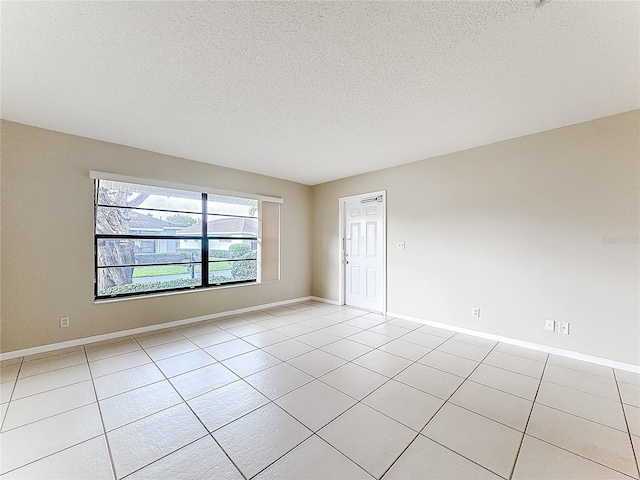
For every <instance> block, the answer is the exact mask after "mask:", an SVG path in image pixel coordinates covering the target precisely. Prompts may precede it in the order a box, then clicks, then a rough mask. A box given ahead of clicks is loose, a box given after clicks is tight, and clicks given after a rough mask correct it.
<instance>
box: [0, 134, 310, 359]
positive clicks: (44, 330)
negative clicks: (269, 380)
mask: <svg viewBox="0 0 640 480" xmlns="http://www.w3.org/2000/svg"><path fill="white" fill-rule="evenodd" d="M1 153H2V165H1V166H2V178H1V192H2V203H1V208H2V216H1V220H2V223H1V240H0V242H1V245H2V252H1V262H0V265H1V282H2V283H1V284H2V291H1V306H2V310H1V311H0V316H1V317H0V329H1V330H0V334H1V341H0V351H2V352H9V351H13V350H18V349H23V348H28V347H33V346H38V345H45V344H50V343H56V342H62V341H65V340H71V339H76V338H83V337H88V336H92V335H99V334H103V333H110V332H115V331H119V330H124V329H130V328H136V327H142V326H147V325H152V324H159V323H163V322H167V321H172V320H180V319H184V318H191V317H195V316H200V315H206V314H210V313H216V312H221V311H226V310H231V309H237V308H244V307H249V306H254V305H260V304H265V303H270V302H277V301H280V300H287V299H291V298H297V297H301V296H306V295H309V294H310V283H311V267H310V262H311V237H310V230H311V226H310V219H309V211H310V209H311V188H310V187H308V186H305V185H300V184H297V183H293V182H288V181H284V180H278V179H275V178H270V177H266V176H261V175H256V174H252V173H247V172H242V171H239V170H233V169H228V168H222V167H216V166H212V165H207V164H203V163H198V162H192V161H188V160H184V159H181V158H175V157H170V156H166V155H160V154H157V153H152V152H148V151H143V150H138V149H134V148H129V147H125V146H121V145H115V144H110V143H105V142H99V141H96V140H91V139H87V138H81V137H76V136H72V135H65V134H62V133H57V132H52V131H48V130H43V129H38V128H33V127H28V126H24V125H20V124H16V123H12V122H2V151H1ZM90 169H91V170H98V171H105V172H112V173H118V174H122V175H131V176H137V177H144V178H155V179H160V180H169V181H173V182H178V183H186V184H192V185H202V186H208V187H212V188H220V189H225V190H232V191H238V192H249V193H255V194H262V195H270V196H277V197H283V198H284V205H283V206H282V217H281V227H282V251H283V252H284V254H283V255H282V264H281V273H282V275H281V278H282V280H281V281H280V282H279V283H269V284H261V285H251V286H246V287H236V288H225V289H219V290H209V291H200V292H193V293H188V294H182V295H170V296H163V297H155V298H139V299H135V300H127V301H121V302H113V303H105V304H99V305H94V304H93V237H92V235H93V182H92V180H90V179H89V170H90ZM291 285H295V287H296V290H295V292H292V291H291ZM61 316H69V317H70V318H71V326H70V327H69V328H65V329H61V328H59V326H58V321H59V317H61Z"/></svg>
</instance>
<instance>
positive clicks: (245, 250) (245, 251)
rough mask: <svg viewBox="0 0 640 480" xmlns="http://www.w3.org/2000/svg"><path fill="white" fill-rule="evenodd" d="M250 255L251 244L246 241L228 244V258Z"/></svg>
mask: <svg viewBox="0 0 640 480" xmlns="http://www.w3.org/2000/svg"><path fill="white" fill-rule="evenodd" d="M249 255H252V252H251V245H247V244H246V243H233V244H231V245H229V258H248V256H249Z"/></svg>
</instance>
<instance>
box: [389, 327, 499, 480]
mask: <svg viewBox="0 0 640 480" xmlns="http://www.w3.org/2000/svg"><path fill="white" fill-rule="evenodd" d="M454 336H455V335H452V336H451V337H449V338H448V339H446V340H445V341H444V342H442V343H441V344H440V345H442V344H444V343H445V342H446V341H448V340H450V339H451V338H453V337H454ZM440 345H438V347H439V346H440ZM497 345H498V342H496V344H495V345H494V346H493V347H491V349H490V350H489V351H488V352H487V353H486V355H485V356H484V357H483V359H482V360H481V361H480V362H478V365H476V366H475V368H474V369H473V370H471V372H470V373H469V375H467V376H466V378H464V380H463V381H462V382H461V383H460V385H458V386H457V387H456V389H455V390H454V391H453V392H451V395H449V396H448V397H447V399H446V400H445V401H444V402H443V403H442V405H440V407H439V408H438V409H437V410H436V411H435V413H434V414H433V415H432V416H431V418H430V419H429V421H428V422H427V423H426V425H425V426H424V427H422V428H421V429H420V431H419V432H418V434H417V435H416V436H415V437H414V439H413V440H412V441H411V442H410V443H409V445H407V446H406V447H405V448H404V450H402V452H401V453H400V455H398V456H397V457H396V459H395V460H394V461H393V462H392V463H391V465H389V467H388V468H387V469H386V470H385V471H384V473H383V474H382V475H381V476H380V479H382V478H384V476H385V475H386V474H387V473H388V472H389V471H390V470H391V469H392V468H393V466H394V465H395V464H396V463H397V462H398V460H399V459H400V457H402V455H403V454H404V452H406V451H407V450H408V449H409V447H410V446H411V445H412V444H413V442H415V441H416V439H417V438H418V437H419V436H420V435H422V436H424V437H425V438H428V439H429V440H432V439H431V438H430V437H427V436H426V435H424V434H423V433H422V431H423V430H424V429H425V428H427V426H428V425H429V423H431V421H432V420H433V419H434V418H436V416H437V415H438V413H440V410H442V409H443V408H444V406H445V405H446V404H447V403H449V400H450V399H451V397H453V396H454V395H455V393H456V392H457V391H458V390H459V389H460V387H462V385H464V383H465V382H466V381H467V380H468V379H469V377H470V376H471V375H473V372H475V371H476V369H477V368H478V367H479V366H480V365H481V364H482V362H483V361H484V360H485V359H486V358H487V357H488V356H489V354H490V353H491V352H492V351H493V350H494V349H495V348H496V346H497ZM436 348H437V347H436ZM434 350H435V349H434ZM429 353H431V352H429ZM429 353H427V354H425V355H424V356H422V357H421V358H424V357H426V356H427V355H429ZM415 363H418V360H416V362H415ZM407 368H408V367H407ZM447 373H448V372H447ZM460 378H463V377H460ZM414 388H415V387H414ZM438 398H439V397H438ZM452 405H455V404H452ZM474 413H475V412H474ZM432 441H434V440H432ZM436 443H437V442H436ZM438 444H439V443H438ZM439 445H440V444H439ZM443 447H444V445H443ZM445 448H447V449H448V450H450V451H452V452H454V453H455V454H457V455H460V456H461V457H463V458H465V459H467V460H469V461H471V462H473V463H475V464H476V465H479V466H481V467H482V468H484V469H485V470H487V471H489V472H491V473H495V472H492V471H491V470H489V469H488V468H487V467H485V466H483V465H480V464H479V463H477V462H475V461H473V460H471V459H470V458H467V457H465V456H464V455H462V454H461V453H459V452H456V451H455V450H452V449H450V448H448V447H445ZM498 476H500V475H498Z"/></svg>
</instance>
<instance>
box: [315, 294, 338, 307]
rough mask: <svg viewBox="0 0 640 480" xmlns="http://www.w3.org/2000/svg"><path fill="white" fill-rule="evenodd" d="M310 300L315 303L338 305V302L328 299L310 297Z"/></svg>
mask: <svg viewBox="0 0 640 480" xmlns="http://www.w3.org/2000/svg"><path fill="white" fill-rule="evenodd" d="M311 300H315V301H316V302H322V303H328V304H330V305H340V302H338V301H337V300H329V299H328V298H322V297H314V296H311Z"/></svg>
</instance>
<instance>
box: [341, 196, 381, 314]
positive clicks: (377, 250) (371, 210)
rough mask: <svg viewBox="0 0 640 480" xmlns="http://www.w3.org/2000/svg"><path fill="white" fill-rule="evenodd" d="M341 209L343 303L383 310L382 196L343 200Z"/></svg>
mask: <svg viewBox="0 0 640 480" xmlns="http://www.w3.org/2000/svg"><path fill="white" fill-rule="evenodd" d="M343 208H344V210H343V218H344V227H343V228H344V230H343V232H344V240H343V246H344V249H343V252H344V259H343V261H344V272H345V283H344V285H345V297H344V298H345V304H346V305H351V306H353V307H360V308H364V309H367V310H371V311H374V312H383V311H384V296H385V292H384V289H385V278H384V275H385V268H384V261H385V260H384V258H385V238H386V237H385V232H384V214H385V198H384V195H381V194H374V195H372V196H366V197H356V198H352V199H345V200H344V203H343Z"/></svg>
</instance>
